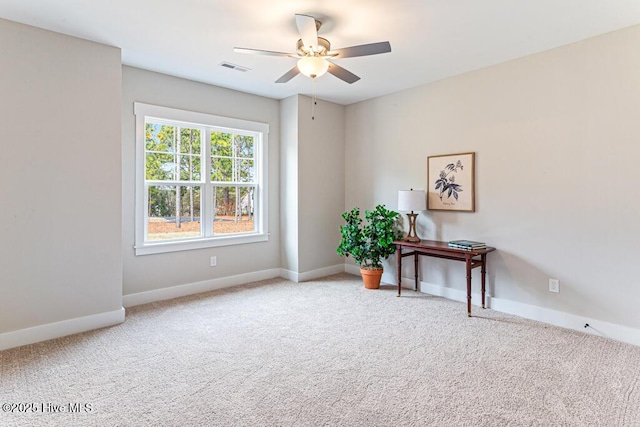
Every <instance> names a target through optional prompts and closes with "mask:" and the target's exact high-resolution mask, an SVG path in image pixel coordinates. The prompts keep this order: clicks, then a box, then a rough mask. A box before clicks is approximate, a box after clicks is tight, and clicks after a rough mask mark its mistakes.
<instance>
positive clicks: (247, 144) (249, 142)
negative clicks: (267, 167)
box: [235, 135, 253, 158]
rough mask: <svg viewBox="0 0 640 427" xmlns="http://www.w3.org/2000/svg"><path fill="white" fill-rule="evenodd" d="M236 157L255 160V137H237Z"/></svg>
mask: <svg viewBox="0 0 640 427" xmlns="http://www.w3.org/2000/svg"><path fill="white" fill-rule="evenodd" d="M235 142H236V144H235V148H236V156H237V157H244V158H253V137H252V136H243V135H236V136H235Z"/></svg>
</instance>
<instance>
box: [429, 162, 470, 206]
mask: <svg viewBox="0 0 640 427" xmlns="http://www.w3.org/2000/svg"><path fill="white" fill-rule="evenodd" d="M475 157H476V153H475V152H470V153H456V154H442V155H438V156H429V157H428V158H427V209H428V210H431V211H458V212H475V209H476V205H475V187H476V186H475V160H476V159H475Z"/></svg>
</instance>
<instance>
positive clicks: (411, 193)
mask: <svg viewBox="0 0 640 427" xmlns="http://www.w3.org/2000/svg"><path fill="white" fill-rule="evenodd" d="M426 208H427V194H426V193H425V192H424V190H414V189H413V188H412V189H411V190H408V191H407V190H400V191H398V210H399V211H411V213H408V214H407V218H409V232H408V233H407V236H406V237H405V238H404V240H405V242H414V243H417V242H419V241H420V238H419V237H418V236H417V234H416V218H417V217H418V214H417V213H413V211H423V210H425V209H426Z"/></svg>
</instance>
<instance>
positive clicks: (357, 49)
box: [329, 42, 391, 58]
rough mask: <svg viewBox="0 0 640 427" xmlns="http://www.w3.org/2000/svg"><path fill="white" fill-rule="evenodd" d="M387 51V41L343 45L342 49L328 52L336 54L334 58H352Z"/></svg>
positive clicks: (389, 49) (389, 47) (389, 50)
mask: <svg viewBox="0 0 640 427" xmlns="http://www.w3.org/2000/svg"><path fill="white" fill-rule="evenodd" d="M387 52H391V44H390V43H389V42H379V43H370V44H361V45H359V46H351V47H343V48H342V49H336V50H332V51H331V52H329V54H330V55H333V54H337V55H336V56H335V57H336V58H353V57H356V56H368V55H377V54H379V53H387Z"/></svg>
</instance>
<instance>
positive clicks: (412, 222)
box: [404, 211, 420, 243]
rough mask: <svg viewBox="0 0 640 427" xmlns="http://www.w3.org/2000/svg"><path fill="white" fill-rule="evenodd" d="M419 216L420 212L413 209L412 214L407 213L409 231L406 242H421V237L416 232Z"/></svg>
mask: <svg viewBox="0 0 640 427" xmlns="http://www.w3.org/2000/svg"><path fill="white" fill-rule="evenodd" d="M417 217H418V214H414V213H413V211H411V213H410V214H407V218H409V232H408V233H407V236H406V237H405V238H404V241H405V242H411V243H418V242H420V238H419V237H418V235H417V234H416V218H417Z"/></svg>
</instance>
